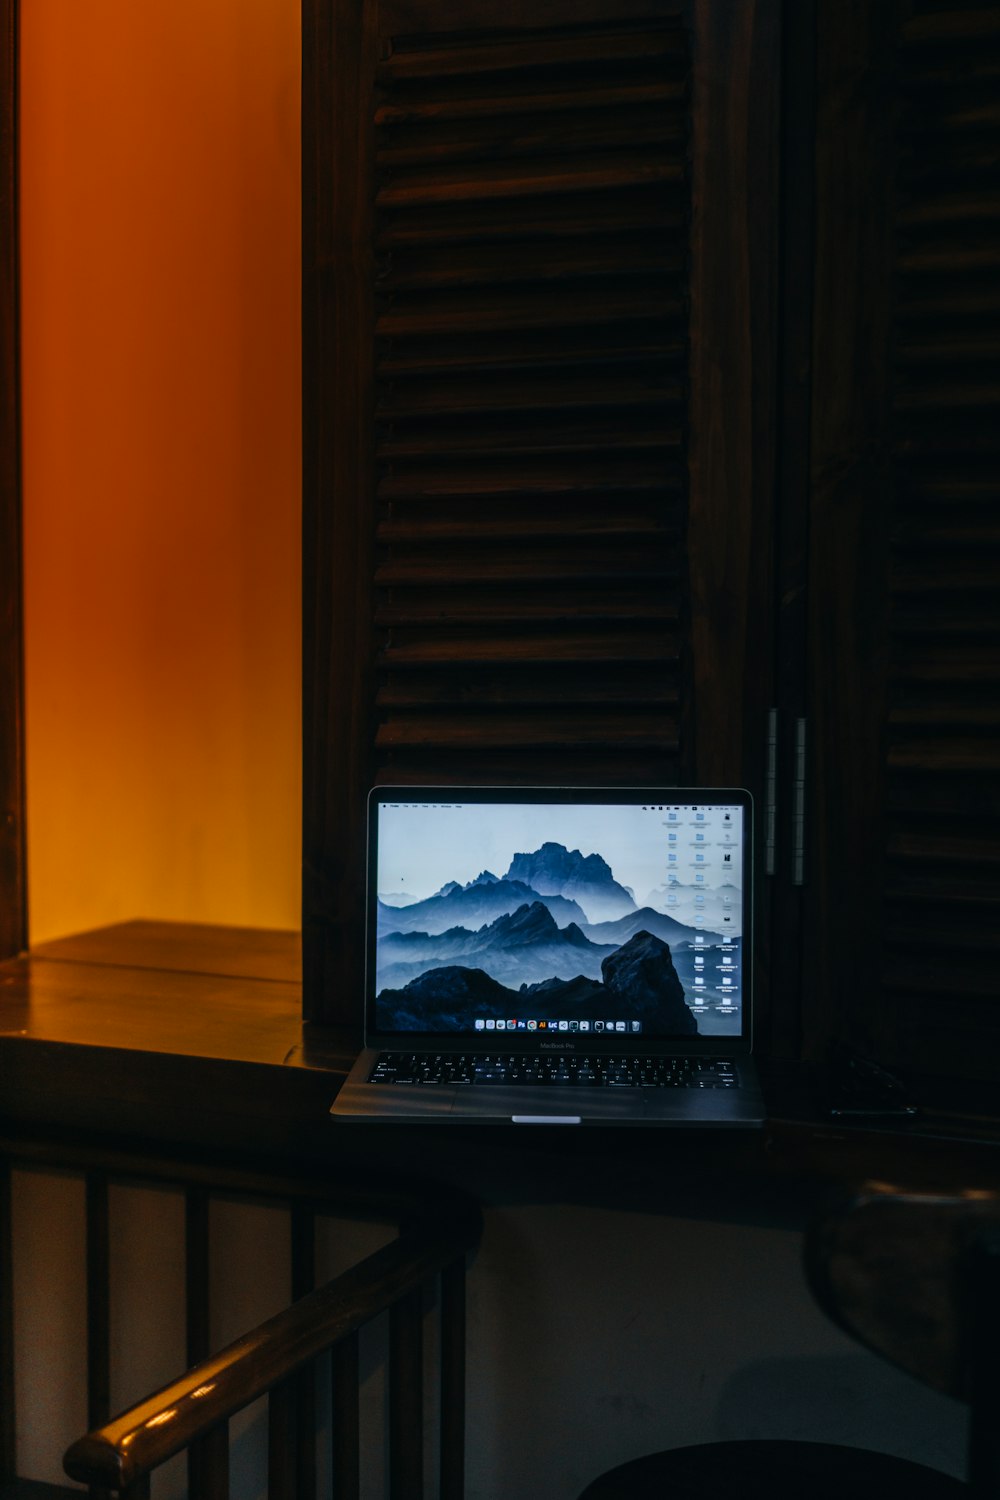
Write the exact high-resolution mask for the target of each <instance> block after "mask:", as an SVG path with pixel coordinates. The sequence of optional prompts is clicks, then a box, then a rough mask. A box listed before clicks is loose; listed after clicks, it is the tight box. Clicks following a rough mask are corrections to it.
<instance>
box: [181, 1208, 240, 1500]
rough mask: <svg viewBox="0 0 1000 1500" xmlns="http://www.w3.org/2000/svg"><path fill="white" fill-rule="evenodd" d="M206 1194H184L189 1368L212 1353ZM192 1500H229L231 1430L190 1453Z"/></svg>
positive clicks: (214, 1434) (217, 1430) (218, 1431)
mask: <svg viewBox="0 0 1000 1500" xmlns="http://www.w3.org/2000/svg"><path fill="white" fill-rule="evenodd" d="M210 1201H211V1200H210V1195H209V1193H208V1192H207V1190H206V1189H205V1188H200V1187H194V1188H188V1190H187V1192H186V1193H185V1194H184V1297H185V1302H184V1306H185V1325H186V1338H187V1362H188V1365H189V1366H190V1365H196V1364H198V1362H199V1361H200V1360H203V1359H205V1358H206V1356H207V1355H208V1354H209V1353H210V1352H211V1347H212V1344H211V1242H210V1238H209V1206H210ZM187 1468H188V1493H189V1495H190V1497H191V1500H229V1427H228V1424H227V1423H223V1424H222V1425H221V1426H219V1427H214V1428H213V1429H212V1431H211V1432H209V1433H206V1435H205V1436H204V1437H203V1438H200V1439H199V1440H198V1441H197V1442H194V1443H192V1444H191V1446H190V1448H189V1449H188V1460H187Z"/></svg>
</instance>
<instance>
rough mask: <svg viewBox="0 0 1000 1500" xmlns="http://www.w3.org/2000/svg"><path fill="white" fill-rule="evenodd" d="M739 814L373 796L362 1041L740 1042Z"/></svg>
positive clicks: (556, 794) (452, 795)
mask: <svg viewBox="0 0 1000 1500" xmlns="http://www.w3.org/2000/svg"><path fill="white" fill-rule="evenodd" d="M749 817H750V799H749V796H748V794H747V793H745V792H739V791H713V792H705V791H698V792H693V791H690V790H683V789H680V790H679V789H676V788H672V789H669V790H665V789H663V788H659V789H657V790H656V791H651V790H648V789H647V790H646V791H640V792H625V791H621V790H619V789H613V790H603V791H602V790H588V791H581V790H579V789H574V790H572V791H567V790H563V789H559V790H553V789H531V790H526V789H523V788H520V789H511V788H475V789H472V788H445V787H433V788H428V787H422V788H404V787H394V788H385V787H383V788H378V789H377V790H376V791H375V792H373V793H372V797H371V804H370V846H369V872H368V876H369V879H368V883H369V895H368V901H369V909H368V927H369V933H368V938H369V941H368V950H367V962H368V979H367V989H368V999H369V1018H370V1019H369V1027H370V1030H373V1031H374V1032H376V1033H377V1034H379V1035H380V1036H393V1035H401V1034H409V1035H410V1036H411V1037H412V1036H414V1034H422V1035H424V1036H442V1037H447V1038H448V1039H449V1040H450V1041H459V1040H460V1039H461V1038H463V1037H467V1038H469V1040H470V1042H471V1041H472V1040H473V1039H475V1040H476V1041H477V1042H480V1041H486V1040H490V1041H493V1040H494V1039H495V1041H496V1043H497V1045H498V1046H504V1045H507V1043H508V1042H513V1041H514V1040H515V1036H516V1038H517V1040H518V1041H521V1040H523V1041H525V1042H528V1041H529V1040H535V1039H537V1040H539V1041H541V1040H542V1039H543V1038H550V1037H552V1036H553V1034H557V1035H559V1036H561V1035H563V1034H569V1033H576V1034H577V1035H576V1038H575V1040H576V1041H577V1043H578V1045H579V1044H582V1042H583V1041H584V1039H585V1038H586V1039H587V1040H590V1039H591V1038H592V1039H593V1040H594V1043H595V1045H598V1044H604V1043H607V1042H608V1041H610V1040H611V1039H614V1041H615V1042H616V1043H618V1042H625V1041H631V1042H632V1043H633V1044H636V1045H639V1046H641V1045H642V1044H643V1042H644V1041H649V1042H653V1041H663V1040H666V1039H685V1040H689V1041H696V1039H699V1038H704V1039H706V1040H708V1039H719V1040H721V1039H724V1038H732V1039H738V1038H739V1037H740V1036H741V1034H742V1031H743V1023H744V1019H745V1017H744V1008H745V999H746V996H745V968H748V962H749V952H748V946H747V945H748V938H749V930H748V929H749V920H748V913H749V894H750V843H751V839H750V826H749Z"/></svg>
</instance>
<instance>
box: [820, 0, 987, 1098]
mask: <svg viewBox="0 0 1000 1500" xmlns="http://www.w3.org/2000/svg"><path fill="white" fill-rule="evenodd" d="M820 16H821V37H820V51H819V59H820V63H819V67H820V83H819V97H820V102H821V109H820V130H819V179H818V203H819V205H820V211H819V218H818V262H817V264H818V277H817V288H818V292H817V304H816V306H817V337H816V341H815V358H816V383H815V389H814V401H813V410H814V420H813V437H814V451H813V460H814V484H815V490H814V499H813V516H812V520H813V558H814V576H813V579H812V583H811V587H812V589H813V594H814V602H813V615H812V628H813V647H812V649H813V662H814V672H815V677H814V709H815V722H814V725H813V730H814V732H813V735H812V749H813V752H814V753H813V762H812V766H813V769H814V770H815V772H816V776H815V787H816V793H815V802H814V808H813V821H812V826H813V828H814V830H815V833H814V843H815V846H814V848H813V850H812V851H811V853H812V869H813V888H812V890H811V892H810V893H809V895H810V899H811V901H812V911H813V917H812V930H811V934H810V935H809V938H808V940H807V944H806V958H805V980H806V991H807V993H810V992H811V993H812V994H820V995H822V996H823V997H824V1000H823V1003H822V1004H821V1005H820V1007H819V1008H818V1010H817V1012H816V1014H815V1015H814V1017H813V1018H812V1023H811V1024H812V1031H813V1037H814V1040H821V1039H822V1038H823V1037H824V1036H828V1035H830V1034H836V1033H838V1032H839V1033H840V1034H841V1035H843V1036H845V1037H846V1038H847V1039H848V1040H851V1041H854V1042H857V1043H860V1045H862V1047H864V1048H865V1049H866V1050H868V1051H869V1052H871V1053H872V1054H874V1055H875V1056H877V1057H878V1058H880V1059H881V1060H882V1061H884V1062H886V1063H888V1064H890V1065H892V1066H895V1067H897V1068H900V1069H902V1070H903V1071H904V1072H906V1073H910V1074H912V1075H913V1076H914V1077H916V1076H917V1075H924V1076H925V1078H926V1079H928V1080H929V1079H931V1078H932V1077H933V1076H934V1075H937V1076H939V1077H941V1078H945V1077H951V1078H964V1079H966V1080H976V1079H979V1080H982V1081H988V1080H995V1079H996V1076H997V1070H998V1068H1000V1008H998V1006H997V982H996V977H995V974H994V972H993V967H994V965H993V958H994V956H995V954H996V951H997V932H998V929H997V922H996V908H997V897H998V885H997V848H998V842H1000V840H998V835H1000V776H998V772H1000V750H998V739H997V689H998V687H1000V615H998V607H997V601H998V599H1000V482H998V476H1000V387H998V385H997V374H996V371H997V349H998V342H1000V269H998V268H1000V196H998V179H997V175H996V162H997V153H998V147H1000V108H998V103H997V100H998V97H1000V95H998V85H1000V7H997V6H996V5H992V6H982V5H980V6H972V5H970V6H969V7H968V8H967V9H965V8H961V7H956V6H954V5H949V4H946V3H945V0H915V3H905V4H899V5H898V6H884V7H853V8H849V11H848V10H845V8H844V7H842V6H841V5H840V4H839V3H838V0H830V3H825V0H824V4H823V5H821V9H820ZM824 18H825V29H824ZM845 22H846V24H845ZM852 28H853V29H852ZM809 1024H810V1022H809V1018H808V1017H807V1030H808V1029H809ZM924 1086H926V1087H930V1086H931V1085H930V1084H926V1085H924ZM941 1097H942V1098H943V1097H944V1094H943V1093H942V1095H941ZM971 1098H972V1096H971V1095H969V1094H968V1093H967V1094H966V1100H965V1102H966V1103H969V1102H970V1100H971Z"/></svg>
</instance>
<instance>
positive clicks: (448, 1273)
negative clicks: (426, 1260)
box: [440, 1256, 465, 1500]
mask: <svg viewBox="0 0 1000 1500" xmlns="http://www.w3.org/2000/svg"><path fill="white" fill-rule="evenodd" d="M440 1432H441V1500H463V1497H464V1495H465V1257H464V1256H463V1257H462V1258H461V1260H457V1261H454V1262H453V1263H452V1265H450V1266H446V1267H445V1269H444V1270H443V1271H442V1272H441V1420H440Z"/></svg>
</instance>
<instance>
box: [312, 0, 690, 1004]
mask: <svg viewBox="0 0 1000 1500" xmlns="http://www.w3.org/2000/svg"><path fill="white" fill-rule="evenodd" d="M304 48H305V69H304V78H305V108H304V170H305V174H306V176H305V182H306V193H305V202H304V247H303V264H304V275H305V290H304V345H305V348H304V371H305V390H304V409H305V431H306V440H305V475H304V490H305V580H304V594H305V642H304V644H305V704H304V712H305V721H306V751H305V757H306V763H305V776H306V807H305V840H304V842H305V871H304V873H305V890H304V901H303V906H304V929H305V949H306V968H307V973H306V993H307V1001H306V1007H307V1014H309V1015H312V1016H314V1017H322V1018H327V1019H330V1018H333V1017H338V1016H340V1017H349V1018H351V1019H355V1018H356V1015H357V998H356V997H357V994H358V993H359V987H358V984H357V980H358V975H357V972H356V966H352V962H351V955H352V954H353V953H357V952H358V950H359V947H360V944H359V940H358V934H359V931H360V930H361V905H360V896H361V878H360V872H361V871H362V869H363V830H362V826H361V823H362V815H361V810H362V808H363V803H364V795H365V791H366V790H367V787H368V786H369V785H371V784H372V783H374V782H376V781H378V782H382V783H386V782H392V781H401V782H410V783H419V782H420V781H421V780H430V781H452V782H462V781H465V782H491V781H494V782H495V781H515V782H517V781H522V782H523V781H535V782H546V781H555V782H563V783H569V784H572V783H574V782H575V783H577V784H581V783H591V784H594V783H596V784H614V783H622V782H632V783H642V782H647V783H654V784H663V783H671V782H676V781H678V780H679V779H683V777H684V775H685V774H689V770H688V767H689V764H690V736H689V735H688V736H687V743H686V742H685V720H686V716H687V715H688V713H689V694H688V693H687V692H686V690H685V686H684V684H685V682H686V680H687V678H688V677H689V675H690V674H689V666H688V661H687V656H686V650H685V642H686V639H687V636H686V633H685V631H686V612H687V581H686V569H685V566H684V562H683V552H682V542H683V538H684V534H685V527H686V520H687V513H686V490H687V479H686V476H687V455H686V448H685V428H686V424H685V413H686V404H687V353H688V335H687V326H688V266H689V258H690V257H689V245H690V208H689V173H688V165H687V162H688V150H689V144H688V124H689V112H690V111H689V77H690V36H689V32H688V31H687V30H686V29H685V28H684V26H683V25H682V24H681V20H680V17H679V14H678V7H677V6H676V5H674V4H664V3H654V0H635V3H634V4H632V5H629V4H621V3H620V0H586V3H585V4H579V3H576V4H569V3H566V0H541V3H538V4H532V5H529V4H527V3H522V0H518V3H516V4H502V5H501V4H498V3H495V0H484V3H481V4H477V5H476V6H473V7H459V8H456V7H454V6H453V5H451V4H448V3H446V0H397V3H395V4H392V3H386V0H382V3H375V0H366V3H354V0H309V3H307V5H306V7H305V11H304ZM312 189H314V191H312ZM685 756H687V757H688V760H687V763H686V762H685ZM341 984H342V985H343V987H344V991H345V992H347V991H350V992H351V998H350V1000H349V1001H343V1002H342V1001H341V1000H340V999H338V997H337V994H336V993H334V991H335V990H336V989H338V988H339V987H340V985H341Z"/></svg>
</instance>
